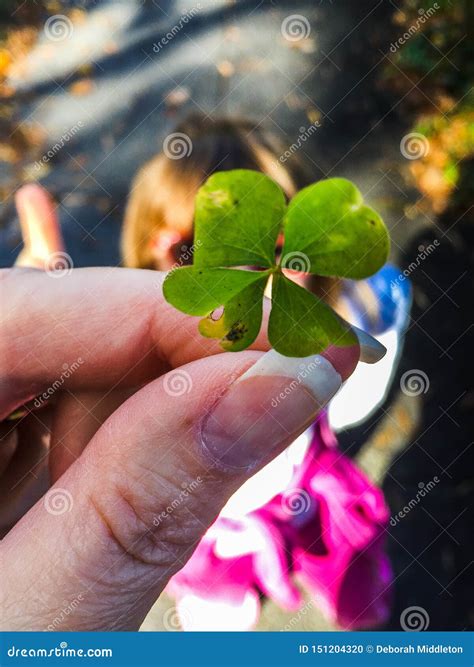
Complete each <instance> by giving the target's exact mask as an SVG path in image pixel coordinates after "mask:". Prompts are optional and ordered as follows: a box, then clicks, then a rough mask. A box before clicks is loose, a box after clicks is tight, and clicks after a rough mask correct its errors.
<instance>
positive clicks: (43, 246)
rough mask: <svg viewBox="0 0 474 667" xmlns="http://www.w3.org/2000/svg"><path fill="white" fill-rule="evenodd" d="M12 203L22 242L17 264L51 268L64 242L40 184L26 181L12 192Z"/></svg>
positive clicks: (46, 194) (55, 215)
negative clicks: (16, 215) (13, 201)
mask: <svg viewBox="0 0 474 667" xmlns="http://www.w3.org/2000/svg"><path fill="white" fill-rule="evenodd" d="M15 204H16V208H17V212H18V218H19V221H20V228H21V235H22V238H23V245H24V247H23V250H22V252H21V253H20V255H19V257H18V259H17V261H16V264H17V266H28V267H33V268H36V269H48V268H50V267H51V268H54V264H55V260H56V261H57V255H59V254H61V255H62V254H63V252H64V242H63V238H62V234H61V229H60V227H59V221H58V217H57V214H56V209H55V206H54V203H53V200H52V199H51V197H50V196H49V194H48V192H47V191H46V190H45V189H44V188H43V187H41V185H38V184H37V183H28V184H26V185H23V186H22V187H21V188H19V189H18V191H17V192H16V195H15Z"/></svg>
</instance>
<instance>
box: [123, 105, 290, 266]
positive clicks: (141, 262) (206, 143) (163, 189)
mask: <svg viewBox="0 0 474 667" xmlns="http://www.w3.org/2000/svg"><path fill="white" fill-rule="evenodd" d="M176 132H179V133H181V134H182V135H186V137H187V138H185V141H186V144H187V146H186V148H187V151H186V152H187V153H189V155H185V156H183V157H181V158H180V159H173V157H170V156H169V154H168V155H167V154H166V153H165V152H162V153H159V154H158V155H156V156H155V157H153V158H152V159H151V160H150V161H149V162H147V163H146V164H145V165H144V166H143V167H142V168H141V169H140V171H139V172H138V174H137V175H136V177H135V178H134V180H133V183H132V188H131V191H130V195H129V199H128V203H127V208H126V212H125V221H124V227H123V232H122V239H121V250H122V259H123V263H124V265H125V266H128V267H133V268H143V269H154V268H156V263H155V258H154V254H153V248H152V242H153V239H154V238H155V237H156V235H157V233H158V232H159V230H160V229H162V228H164V227H166V228H171V229H176V231H178V232H180V234H182V235H186V234H188V235H189V236H191V235H192V230H193V219H194V199H195V196H196V193H197V191H198V189H199V187H200V186H201V185H202V183H204V181H205V180H206V179H207V177H208V176H210V175H211V174H212V173H213V172H214V171H218V170H219V171H224V170H228V169H255V170H258V171H262V172H263V173H265V174H267V175H268V176H270V178H272V179H273V180H274V181H275V182H276V183H278V184H279V185H280V187H281V188H282V189H283V190H284V192H285V194H286V195H287V197H288V198H290V197H292V196H293V195H294V194H295V192H296V186H295V182H294V180H293V176H292V175H291V173H290V170H289V169H288V168H286V167H285V166H284V165H283V164H282V162H281V161H280V160H279V158H278V157H277V156H278V155H281V154H282V151H281V150H280V151H279V150H278V148H277V147H276V144H275V139H273V140H272V139H270V138H269V137H267V136H266V135H264V134H263V133H262V132H261V131H260V130H259V129H256V128H254V127H253V126H252V124H251V123H250V122H248V121H243V120H232V119H221V120H210V119H204V118H200V117H192V118H190V119H188V120H187V121H185V122H184V123H182V124H181V125H180V126H179V127H177V128H176ZM272 141H273V144H272ZM190 148H191V150H189V149H190Z"/></svg>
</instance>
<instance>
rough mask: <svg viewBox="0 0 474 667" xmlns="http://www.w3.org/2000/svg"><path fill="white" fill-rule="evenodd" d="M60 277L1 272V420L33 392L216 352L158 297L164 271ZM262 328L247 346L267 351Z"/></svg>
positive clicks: (121, 376) (139, 373) (141, 376)
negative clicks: (255, 338)
mask: <svg viewBox="0 0 474 667" xmlns="http://www.w3.org/2000/svg"><path fill="white" fill-rule="evenodd" d="M59 275H61V277H55V274H54V273H50V274H47V273H43V272H39V271H34V270H28V269H6V270H3V271H1V272H0V295H1V303H2V323H1V328H0V419H1V418H4V417H5V416H7V415H8V414H10V413H11V412H12V410H14V409H15V408H16V407H18V406H19V405H22V404H23V403H25V402H26V401H29V400H31V399H34V398H35V397H38V395H40V396H41V395H43V394H45V393H47V394H48V395H52V394H53V393H54V392H55V391H58V390H64V389H110V388H113V387H118V386H137V385H140V384H142V383H144V382H146V381H148V380H149V379H151V378H153V377H157V376H158V375H160V374H161V373H163V372H166V371H168V370H170V368H174V367H177V366H181V365H183V364H185V363H188V362H190V361H193V360H195V359H198V358H200V357H206V356H209V355H212V354H216V353H220V352H222V348H221V347H220V345H219V342H218V341H216V340H210V339H206V338H203V337H202V336H201V335H200V334H199V333H198V330H197V326H196V318H192V317H189V316H187V315H184V314H183V313H180V312H179V311H177V310H175V308H173V307H172V306H170V305H169V304H168V303H167V302H166V301H165V299H164V297H163V294H162V283H163V280H164V277H165V274H164V273H161V272H158V271H145V270H141V269H122V268H94V269H75V270H72V271H65V272H64V275H62V274H59ZM265 332H266V326H264V327H262V331H261V333H260V335H259V337H258V338H257V340H256V341H255V343H254V344H253V346H252V347H253V349H257V350H267V349H269V344H268V341H267V339H266V333H265ZM44 400H47V396H46V398H45V399H44Z"/></svg>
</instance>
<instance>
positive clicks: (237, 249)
mask: <svg viewBox="0 0 474 667" xmlns="http://www.w3.org/2000/svg"><path fill="white" fill-rule="evenodd" d="M280 231H283V232H284V238H285V240H284V247H283V252H282V259H281V261H280V263H277V261H276V257H275V246H276V242H277V238H278V235H279V233H280ZM194 238H195V253H194V263H193V266H189V267H184V268H176V269H174V270H172V271H171V272H170V273H169V274H168V276H167V277H166V280H165V282H164V286H163V292H164V295H165V298H166V300H167V301H168V302H169V303H171V304H172V305H173V306H175V307H176V308H177V309H178V310H181V311H182V312H184V313H187V314H188V315H199V316H201V317H202V319H201V321H200V323H199V331H200V333H201V334H202V335H203V336H206V337H209V338H217V339H220V341H221V346H222V347H223V349H224V350H229V351H238V350H243V349H245V348H247V347H248V346H249V345H251V343H252V342H253V341H254V340H255V338H256V337H257V335H258V333H259V331H260V328H261V323H262V301H263V295H264V290H265V287H266V285H267V283H268V280H269V278H270V277H271V278H272V310H271V313H270V320H269V325H268V336H269V340H270V342H271V344H272V346H273V347H274V348H275V350H277V351H278V352H280V353H281V354H284V355H287V356H291V357H302V356H309V355H311V354H317V353H319V352H321V351H323V350H324V349H326V348H327V347H328V346H329V345H331V344H337V345H339V346H344V345H351V344H354V342H355V336H354V334H353V332H352V331H351V330H350V328H349V327H348V325H347V324H346V323H345V322H343V321H342V320H341V319H340V318H339V316H338V315H336V313H335V312H334V311H333V310H332V309H331V308H330V307H329V306H328V305H327V304H325V303H324V302H323V301H321V300H320V299H318V298H317V297H316V296H314V294H312V293H311V292H308V291H307V290H305V289H304V288H303V287H300V286H299V285H297V284H296V283H294V282H293V281H291V280H290V279H289V278H288V277H287V276H285V275H284V273H283V271H282V269H285V268H287V269H293V270H298V271H303V272H305V273H314V274H316V275H322V276H336V277H344V278H365V277H368V276H370V275H372V274H373V273H374V272H375V271H377V270H378V269H379V268H380V267H381V266H383V264H384V263H385V261H386V259H387V256H388V252H389V236H388V232H387V229H386V227H385V225H384V223H383V222H382V220H381V218H380V216H379V215H378V214H377V213H376V212H375V211H374V210H373V209H371V208H370V207H368V206H366V205H365V204H364V203H363V199H362V195H361V194H360V192H359V190H358V189H357V188H356V187H355V185H353V184H352V183H351V182H350V181H347V180H345V179H341V178H333V179H328V180H326V181H320V182H319V183H316V184H315V185H311V186H309V187H307V188H305V189H303V190H301V192H299V193H298V194H297V195H296V196H295V197H294V198H293V199H292V200H291V202H290V203H289V205H288V207H287V206H286V205H285V197H284V194H283V192H282V190H281V188H280V187H279V186H278V185H277V184H276V183H274V182H273V181H272V180H271V179H270V178H268V176H265V175H264V174H261V173H260V172H256V171H249V170H243V169H238V170H235V171H227V172H220V173H216V174H213V175H212V176H211V177H210V178H209V179H208V180H207V181H206V183H205V184H204V185H203V186H202V188H200V190H199V193H198V196H197V198H196V215H195V233H194ZM226 267H247V268H248V267H254V268H255V269H257V270H245V269H241V268H226Z"/></svg>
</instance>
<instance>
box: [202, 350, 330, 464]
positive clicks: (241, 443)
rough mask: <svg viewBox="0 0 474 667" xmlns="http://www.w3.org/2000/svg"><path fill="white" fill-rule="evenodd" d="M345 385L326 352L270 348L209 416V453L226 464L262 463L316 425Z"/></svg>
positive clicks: (205, 434) (205, 445) (205, 446)
mask: <svg viewBox="0 0 474 667" xmlns="http://www.w3.org/2000/svg"><path fill="white" fill-rule="evenodd" d="M341 384H342V380H341V376H340V375H339V373H338V372H337V371H336V370H335V369H334V367H333V365H332V364H331V363H330V362H329V361H328V360H327V359H325V358H324V357H323V356H320V355H315V356H311V357H299V358H295V357H285V356H283V355H281V354H279V353H278V352H275V350H271V351H270V352H267V353H265V354H264V355H263V356H262V357H261V358H260V359H259V360H258V361H257V363H256V364H254V365H253V366H252V367H251V368H250V369H249V370H248V371H246V372H245V373H244V374H243V375H242V376H241V377H240V378H239V379H238V380H237V381H236V382H235V383H234V384H233V385H232V386H231V388H230V389H229V391H228V392H227V393H226V394H225V396H224V397H223V398H222V399H221V400H220V401H219V402H218V403H217V405H216V406H215V407H214V408H213V409H212V411H211V412H210V413H209V415H207V417H206V418H205V419H204V422H203V425H202V428H201V446H202V451H203V454H204V455H205V456H207V457H208V458H209V459H211V461H213V462H214V463H215V464H217V465H219V466H220V467H223V468H230V469H236V470H242V471H243V470H247V471H250V470H252V469H253V468H256V467H260V466H261V465H263V464H264V463H266V462H268V461H269V460H270V459H272V458H273V457H274V456H276V455H277V454H278V453H279V452H280V451H282V450H283V449H284V448H285V447H286V446H287V445H288V444H290V442H292V441H293V440H294V439H295V438H296V437H297V436H298V435H300V433H302V432H303V431H304V430H305V428H307V427H308V426H309V425H310V423H311V422H312V421H313V420H314V418H315V417H316V415H317V414H318V412H319V411H320V410H321V408H323V407H324V406H325V405H326V403H327V402H328V401H329V400H330V399H331V398H332V397H333V396H334V394H335V393H336V392H337V390H338V389H339V387H340V386H341Z"/></svg>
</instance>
